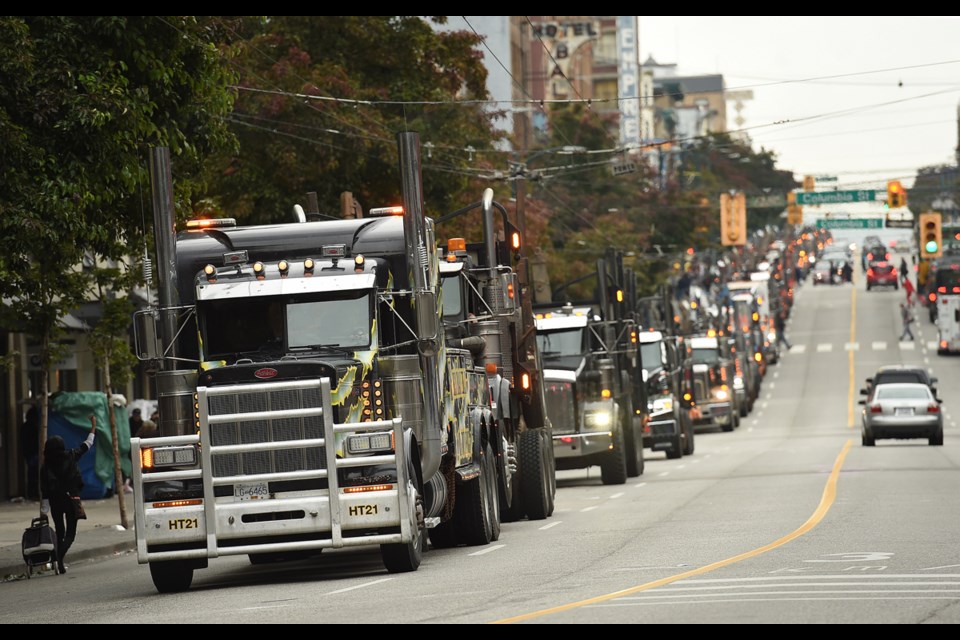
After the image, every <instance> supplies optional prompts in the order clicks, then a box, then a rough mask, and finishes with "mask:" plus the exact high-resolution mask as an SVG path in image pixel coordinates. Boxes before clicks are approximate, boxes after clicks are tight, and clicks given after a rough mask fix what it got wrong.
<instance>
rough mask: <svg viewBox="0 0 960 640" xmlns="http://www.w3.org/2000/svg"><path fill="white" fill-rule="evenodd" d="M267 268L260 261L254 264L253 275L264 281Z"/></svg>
mask: <svg viewBox="0 0 960 640" xmlns="http://www.w3.org/2000/svg"><path fill="white" fill-rule="evenodd" d="M265 272H266V268H265V267H264V266H263V263H262V262H260V261H257V262H254V263H253V273H254V274H255V275H256V276H257V278H258V279H263V277H264V276H265V275H266V273H265Z"/></svg>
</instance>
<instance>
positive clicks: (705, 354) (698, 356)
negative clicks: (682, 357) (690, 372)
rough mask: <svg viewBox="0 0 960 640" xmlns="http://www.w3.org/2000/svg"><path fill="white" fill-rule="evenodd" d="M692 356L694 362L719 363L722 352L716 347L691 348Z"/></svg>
mask: <svg viewBox="0 0 960 640" xmlns="http://www.w3.org/2000/svg"><path fill="white" fill-rule="evenodd" d="M690 358H691V359H692V360H693V364H717V363H718V362H720V353H719V352H718V351H717V350H716V349H691V350H690Z"/></svg>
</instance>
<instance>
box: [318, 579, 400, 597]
mask: <svg viewBox="0 0 960 640" xmlns="http://www.w3.org/2000/svg"><path fill="white" fill-rule="evenodd" d="M389 580H393V578H381V579H380V580H374V581H372V582H364V583H363V584H358V585H355V586H353V587H347V588H346V589H337V590H336V591H330V592H328V593H325V594H324V595H326V596H333V595H336V594H338V593H346V592H347V591H354V590H355V589H365V588H367V587H372V586H373V585H375V584H380V583H382V582H387V581H389Z"/></svg>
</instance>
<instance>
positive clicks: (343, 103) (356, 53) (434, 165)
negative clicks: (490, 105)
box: [209, 16, 499, 223]
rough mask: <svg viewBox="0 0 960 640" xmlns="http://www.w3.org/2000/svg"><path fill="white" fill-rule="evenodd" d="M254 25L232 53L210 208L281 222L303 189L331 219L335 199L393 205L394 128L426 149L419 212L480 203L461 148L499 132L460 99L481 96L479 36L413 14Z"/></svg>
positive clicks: (489, 140)
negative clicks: (234, 83)
mask: <svg viewBox="0 0 960 640" xmlns="http://www.w3.org/2000/svg"><path fill="white" fill-rule="evenodd" d="M432 20H433V21H435V22H440V23H443V22H445V21H446V19H445V18H444V17H443V16H434V17H432ZM247 26H248V28H250V29H252V28H253V27H252V26H251V25H249V24H248V25H247ZM261 28H262V30H261V32H260V33H256V34H254V35H253V36H252V37H250V38H249V39H248V40H246V41H243V42H242V43H239V44H238V46H237V48H238V57H237V66H238V67H239V68H240V69H241V70H242V71H241V78H240V80H239V85H240V92H239V95H238V98H237V101H236V105H235V109H234V111H233V113H232V114H231V116H230V123H231V126H232V127H233V130H234V131H235V132H236V134H237V136H238V138H239V140H240V145H239V148H238V149H237V151H236V152H235V153H230V154H226V155H224V156H222V157H220V158H218V159H217V161H216V162H214V163H211V166H210V170H211V176H212V181H213V185H212V187H211V189H210V190H209V196H210V197H209V200H210V202H211V203H212V208H214V209H217V208H220V209H222V210H223V211H226V212H229V215H230V216H232V217H236V218H237V219H238V221H242V222H243V223H271V222H274V223H275V222H282V221H289V220H291V219H292V218H291V216H290V211H291V208H292V206H293V205H294V204H295V203H296V200H294V198H297V197H302V196H303V194H305V193H307V192H310V191H315V192H316V193H317V196H318V201H319V203H320V210H321V211H322V212H324V213H325V214H327V215H333V216H334V217H340V214H339V208H340V204H339V202H340V194H341V192H343V191H351V192H352V193H353V194H354V195H355V197H356V198H357V199H358V200H359V202H360V203H361V205H362V206H363V207H364V209H368V208H371V207H378V206H386V205H392V204H396V203H397V202H398V199H399V184H400V177H399V174H398V158H397V149H396V133H397V132H399V131H401V130H409V131H417V132H418V133H419V134H420V139H421V142H422V143H424V144H430V145H432V146H431V147H428V149H429V151H424V154H423V171H424V174H425V176H424V178H425V179H424V198H425V200H426V204H427V210H428V211H429V212H443V213H445V212H449V211H453V210H456V209H458V208H459V207H461V206H463V203H464V202H466V201H469V200H478V199H479V196H480V193H481V189H479V188H476V187H475V186H474V187H470V186H469V182H470V181H469V176H470V174H471V170H472V169H475V168H476V167H474V166H473V165H474V163H475V162H477V160H479V158H476V157H471V155H470V153H469V152H468V151H466V149H467V148H468V147H472V148H474V149H486V150H489V149H491V148H492V146H493V143H494V141H495V140H496V139H497V137H498V136H499V134H498V133H497V131H496V130H495V129H494V127H493V124H492V120H493V119H494V118H495V117H496V116H495V115H491V114H490V113H488V112H487V111H485V110H484V107H483V106H482V105H479V104H475V103H473V102H467V101H468V100H469V101H474V100H483V99H486V98H487V96H488V94H487V90H486V84H485V83H486V69H485V68H484V67H483V65H482V63H481V56H480V53H479V51H478V49H477V47H478V45H479V43H480V38H479V36H477V35H475V34H473V33H472V32H470V33H468V32H463V31H453V32H451V31H437V30H434V29H433V28H432V27H431V25H430V22H429V21H427V20H424V19H423V18H421V17H419V16H279V17H271V18H270V19H269V20H267V21H265V22H264V23H262V25H261ZM428 103H429V104H428ZM434 103H439V104H434Z"/></svg>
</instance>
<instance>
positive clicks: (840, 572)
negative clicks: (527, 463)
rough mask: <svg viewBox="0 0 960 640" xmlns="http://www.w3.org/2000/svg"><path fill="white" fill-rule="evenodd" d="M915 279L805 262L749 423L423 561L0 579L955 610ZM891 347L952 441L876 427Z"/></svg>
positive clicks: (124, 586) (310, 611)
mask: <svg viewBox="0 0 960 640" xmlns="http://www.w3.org/2000/svg"><path fill="white" fill-rule="evenodd" d="M859 275H860V274H858V276H859ZM902 299H903V292H902V290H901V291H892V290H891V291H881V290H874V291H871V292H869V293H867V292H866V291H864V289H863V286H862V284H859V285H857V286H855V287H854V286H851V285H845V286H835V287H828V286H821V287H813V286H811V285H810V284H809V283H808V284H807V285H805V286H804V288H802V289H801V290H800V291H799V292H798V295H797V302H796V305H795V312H794V314H793V320H792V322H791V324H790V326H789V327H788V335H789V338H790V340H791V341H792V343H793V345H794V348H793V350H792V351H791V352H790V353H789V354H786V355H784V357H783V359H782V361H781V363H780V364H779V365H777V366H775V367H772V368H771V369H770V371H769V372H768V374H767V377H766V379H765V380H764V383H763V391H762V395H761V399H760V401H759V402H758V403H757V405H756V407H755V408H754V411H753V413H751V414H750V415H749V416H748V417H747V418H746V419H744V420H743V421H742V423H741V426H740V428H739V429H738V430H737V431H735V432H732V433H721V432H715V433H713V432H711V433H698V434H697V437H696V452H695V453H694V455H692V456H688V457H684V458H682V459H680V460H666V458H665V457H664V456H663V454H662V453H650V452H649V451H648V452H647V464H646V470H645V472H644V474H643V475H642V476H641V477H639V478H635V479H631V480H630V481H629V482H628V483H627V484H626V485H622V486H603V485H602V484H601V482H600V474H599V469H598V468H594V469H591V470H587V471H568V472H561V473H560V474H559V481H558V484H559V488H558V492H557V501H556V504H557V508H556V513H555V515H554V516H553V517H552V518H550V519H548V520H545V521H540V522H526V521H525V522H519V523H512V524H506V525H504V528H503V533H502V535H501V538H500V540H499V541H498V542H496V543H493V544H491V545H488V546H485V547H470V548H459V549H451V550H441V551H435V550H431V551H429V552H428V553H427V555H426V557H425V560H424V563H423V565H422V566H421V567H420V569H419V571H417V572H416V573H413V574H402V575H392V574H388V573H386V572H385V570H384V569H383V566H382V563H381V561H380V556H379V553H377V552H376V551H371V552H366V551H343V552H325V553H324V555H322V556H320V557H318V558H315V559H313V560H304V561H300V562H292V563H285V564H277V565H271V566H253V565H250V564H249V562H248V561H247V560H246V559H245V558H224V559H220V560H215V561H213V562H211V565H210V568H209V569H206V570H201V571H198V572H197V573H196V576H195V578H194V585H193V588H192V589H191V590H190V591H189V592H188V593H184V594H176V595H158V594H157V593H156V592H155V590H154V588H153V585H152V583H151V581H150V576H149V570H148V569H147V567H145V566H140V565H138V564H137V562H136V558H135V556H133V555H126V556H121V557H118V558H110V559H106V560H103V561H101V562H97V563H91V564H83V565H80V566H77V567H75V568H71V571H70V572H68V574H67V575H66V576H62V577H53V576H40V577H38V578H36V579H33V580H29V581H18V582H11V583H4V584H0V622H2V623H6V624H17V623H37V622H53V623H107V624H110V623H124V624H130V623H134V624H151V623H154V624H162V623H167V624H182V623H216V622H229V623H242V624H258V623H347V624H349V623H367V624H370V623H373V624H381V623H382V624H385V623H394V624H395V623H426V624H430V623H439V624H450V623H494V622H501V623H508V622H509V623H548V624H569V623H584V624H598V623H690V624H695V623H921V622H941V623H957V622H960V545H958V544H957V541H958V532H960V492H958V491H957V487H958V486H960V484H958V478H960V433H958V432H957V428H956V423H955V420H954V416H955V414H960V391H958V390H960V359H955V358H948V357H942V356H937V355H936V350H935V348H934V349H933V350H930V349H929V346H930V345H928V343H929V342H932V341H933V340H935V337H936V336H935V333H934V331H933V328H932V327H931V325H930V324H929V322H928V320H927V319H926V314H925V313H923V312H922V311H921V312H918V317H919V318H920V321H919V327H920V335H918V340H917V341H916V342H914V343H909V344H904V345H901V344H900V343H899V342H898V336H899V334H900V330H901V327H900V320H899V313H898V310H897V303H898V302H899V301H900V300H902ZM896 362H908V363H921V364H924V365H927V366H929V367H931V368H932V369H933V371H934V373H935V375H937V376H938V377H939V378H940V383H939V387H940V395H941V397H943V398H944V400H945V401H944V404H943V410H944V412H945V434H946V437H945V443H944V446H942V447H931V446H928V445H927V443H926V440H914V441H887V440H881V441H878V443H877V446H876V447H873V448H867V447H862V446H861V444H860V433H859V420H860V418H859V410H860V407H859V406H858V405H857V401H858V400H859V399H860V396H859V393H858V392H859V389H860V387H862V386H863V381H864V378H866V377H867V376H868V375H870V374H871V373H872V372H873V370H874V369H875V368H876V367H877V366H879V365H881V364H888V363H896Z"/></svg>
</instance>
